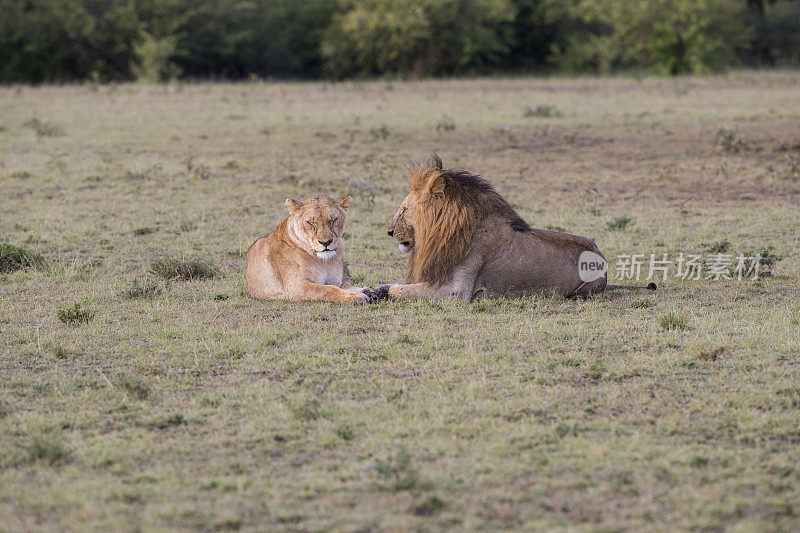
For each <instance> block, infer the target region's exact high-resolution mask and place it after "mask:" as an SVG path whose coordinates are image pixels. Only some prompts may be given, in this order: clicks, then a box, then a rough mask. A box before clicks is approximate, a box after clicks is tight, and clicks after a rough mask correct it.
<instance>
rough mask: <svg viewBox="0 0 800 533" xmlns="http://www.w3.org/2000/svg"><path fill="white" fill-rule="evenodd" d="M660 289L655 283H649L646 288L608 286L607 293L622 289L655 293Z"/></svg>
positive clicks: (640, 286)
mask: <svg viewBox="0 0 800 533" xmlns="http://www.w3.org/2000/svg"><path fill="white" fill-rule="evenodd" d="M657 288H658V287H656V284H655V283H653V282H650V283H648V284H647V285H646V286H644V285H606V290H607V291H616V290H620V289H625V290H628V291H654V290H656V289H657Z"/></svg>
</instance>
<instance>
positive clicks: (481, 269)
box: [388, 155, 607, 301]
mask: <svg viewBox="0 0 800 533" xmlns="http://www.w3.org/2000/svg"><path fill="white" fill-rule="evenodd" d="M409 182H410V188H409V193H408V196H406V198H405V200H403V203H402V204H401V205H400V209H399V210H398V211H397V214H395V216H394V218H393V219H392V221H391V223H390V224H389V227H388V233H389V235H390V236H394V237H395V240H396V241H397V244H398V246H399V247H400V249H401V251H410V252H411V257H410V260H409V267H410V273H409V276H408V284H406V285H393V286H390V287H389V289H388V290H389V298H393V299H403V298H416V297H428V298H460V299H462V300H467V301H469V300H472V299H473V298H474V297H476V296H479V295H481V296H499V295H507V296H526V295H531V294H537V293H543V292H554V293H557V294H561V295H564V296H569V297H574V296H580V297H588V296H591V295H593V294H597V293H599V292H602V291H603V290H604V289H605V288H606V276H607V275H606V274H605V273H604V274H603V275H601V276H600V277H597V278H596V279H592V280H590V281H588V282H584V281H582V280H581V277H580V274H579V268H578V260H579V258H580V256H581V254H582V253H584V252H591V253H592V254H596V257H597V258H598V259H599V260H601V261H603V262H604V260H603V259H602V254H601V253H600V250H599V249H598V248H597V245H595V243H594V242H592V241H591V240H590V239H587V238H586V237H578V236H576V235H569V234H567V233H560V232H555V231H547V230H541V229H533V228H531V227H530V226H528V224H527V223H526V222H525V221H524V220H523V219H522V218H520V216H519V215H518V214H517V213H516V212H515V211H514V209H513V208H512V207H511V206H510V205H509V204H508V202H506V201H505V200H504V199H503V198H502V197H501V196H500V195H499V194H497V193H496V192H495V191H494V189H493V188H492V186H491V185H490V184H489V183H488V182H487V181H485V180H483V179H481V178H480V177H478V176H475V175H472V174H470V173H468V172H464V171H456V170H445V169H444V168H443V166H442V161H441V159H439V157H437V156H436V155H434V156H433V157H432V158H431V159H430V160H429V161H428V162H426V163H422V164H419V165H417V166H416V167H415V168H412V170H411V172H410V173H409Z"/></svg>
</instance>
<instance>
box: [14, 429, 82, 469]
mask: <svg viewBox="0 0 800 533" xmlns="http://www.w3.org/2000/svg"><path fill="white" fill-rule="evenodd" d="M25 451H26V459H27V461H28V462H30V463H43V464H46V465H55V464H61V463H66V462H68V461H69V460H70V458H71V455H72V454H71V451H70V449H69V448H68V447H67V445H66V444H65V443H64V441H63V440H62V439H61V437H60V436H59V435H56V434H53V433H44V432H43V433H41V434H39V435H34V436H33V437H31V438H30V440H29V441H28V444H27V446H26V447H25Z"/></svg>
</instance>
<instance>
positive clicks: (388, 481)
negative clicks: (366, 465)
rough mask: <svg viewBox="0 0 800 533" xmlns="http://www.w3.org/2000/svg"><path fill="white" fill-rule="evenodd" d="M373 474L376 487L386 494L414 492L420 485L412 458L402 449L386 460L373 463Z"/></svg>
mask: <svg viewBox="0 0 800 533" xmlns="http://www.w3.org/2000/svg"><path fill="white" fill-rule="evenodd" d="M375 473H376V474H377V480H376V485H377V487H378V488H380V489H381V490H385V491H388V492H401V491H405V490H414V489H416V488H418V487H419V486H420V484H421V482H420V477H419V470H418V469H417V468H416V466H415V465H414V458H413V457H412V456H411V454H410V453H408V451H407V450H406V449H405V448H402V447H401V448H399V449H398V450H397V453H395V454H393V455H390V456H389V457H387V458H386V459H383V460H380V459H379V460H378V461H377V462H376V463H375Z"/></svg>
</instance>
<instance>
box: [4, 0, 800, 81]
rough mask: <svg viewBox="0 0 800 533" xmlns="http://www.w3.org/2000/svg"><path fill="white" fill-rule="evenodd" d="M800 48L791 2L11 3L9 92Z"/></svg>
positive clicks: (583, 63) (670, 64) (799, 15)
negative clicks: (49, 86)
mask: <svg viewBox="0 0 800 533" xmlns="http://www.w3.org/2000/svg"><path fill="white" fill-rule="evenodd" d="M753 6H760V7H753ZM798 50H800V4H798V3H797V2H790V1H788V0H777V1H775V2H750V3H748V2H746V1H745V0H652V1H648V2H618V1H616V0H575V1H573V2H559V1H558V0H342V1H334V0H304V1H303V2H296V1H293V0H245V1H241V0H208V1H204V2H195V1H192V0H138V1H136V2H132V1H129V0H37V1H35V2H31V1H29V2H20V1H18V0H0V82H35V83H38V82H63V81H73V80H94V81H99V82H106V81H114V80H131V79H139V80H143V81H148V82H155V81H163V80H167V79H172V78H175V77H177V76H183V77H186V78H208V77H216V78H232V79H241V78H246V77H249V76H259V77H268V78H271V77H304V78H306V77H320V76H323V75H328V76H331V77H336V78H344V77H368V76H386V77H420V76H431V75H452V74H472V73H484V72H494V71H499V70H514V71H527V70H530V69H539V70H542V69H552V68H553V67H555V68H558V69H560V70H564V71H574V72H578V71H585V70H593V71H600V72H608V71H611V70H615V69H631V68H635V69H639V68H643V69H647V70H650V71H652V72H656V73H662V74H679V73H684V72H702V71H707V70H717V69H720V68H724V67H726V66H729V65H735V64H738V63H740V62H741V61H743V60H744V61H746V62H747V63H748V64H754V65H762V64H765V65H794V66H797V65H798V63H800V52H799V51H798Z"/></svg>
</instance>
